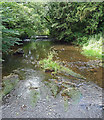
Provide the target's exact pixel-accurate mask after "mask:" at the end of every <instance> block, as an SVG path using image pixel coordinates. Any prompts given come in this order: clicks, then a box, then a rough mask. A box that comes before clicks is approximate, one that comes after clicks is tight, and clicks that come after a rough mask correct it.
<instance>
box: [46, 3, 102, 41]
mask: <svg viewBox="0 0 104 120" xmlns="http://www.w3.org/2000/svg"><path fill="white" fill-rule="evenodd" d="M48 6H49V11H48V14H47V18H48V21H49V22H48V23H49V24H48V25H49V29H50V33H51V36H52V37H54V38H56V39H57V40H59V41H68V42H70V41H73V40H77V43H78V42H86V41H87V37H88V36H89V35H92V34H97V33H99V32H102V31H103V26H104V21H103V19H104V2H103V3H101V2H97V3H94V2H87V3H86V2H85V3H82V2H81V3H80V2H72V3H71V2H52V3H50V4H49V5H48Z"/></svg>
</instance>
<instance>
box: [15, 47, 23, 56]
mask: <svg viewBox="0 0 104 120" xmlns="http://www.w3.org/2000/svg"><path fill="white" fill-rule="evenodd" d="M23 54H24V51H23V49H22V48H19V49H17V50H16V51H15V52H14V53H13V55H23Z"/></svg>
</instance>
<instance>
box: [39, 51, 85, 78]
mask: <svg viewBox="0 0 104 120" xmlns="http://www.w3.org/2000/svg"><path fill="white" fill-rule="evenodd" d="M55 55H56V53H55V52H54V51H51V52H50V53H49V54H48V58H45V59H43V60H40V61H39V65H40V66H41V68H43V69H44V70H45V71H50V72H52V73H54V74H56V73H66V74H68V75H71V76H74V77H76V78H80V79H81V78H83V79H85V78H84V77H83V76H81V75H80V74H78V73H75V72H74V71H72V70H70V69H69V68H68V67H65V66H62V65H60V63H58V62H57V61H54V60H53V57H54V56H55Z"/></svg>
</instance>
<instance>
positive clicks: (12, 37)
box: [0, 2, 104, 52]
mask: <svg viewBox="0 0 104 120" xmlns="http://www.w3.org/2000/svg"><path fill="white" fill-rule="evenodd" d="M0 4H1V5H2V11H1V13H2V37H3V39H2V41H3V52H7V51H8V49H9V48H10V47H11V46H13V45H14V44H19V42H18V41H20V40H21V39H25V38H31V37H32V36H35V35H47V34H49V32H50V35H51V37H52V38H55V39H56V40H57V41H64V42H65V41H67V42H72V41H74V42H75V43H77V44H84V43H86V42H87V41H88V38H89V36H91V35H94V34H98V33H101V32H103V28H104V27H103V26H104V21H103V19H104V2H49V3H44V4H43V3H36V2H34V3H32V2H23V3H21V2H20V3H19V2H0ZM48 29H49V31H48Z"/></svg>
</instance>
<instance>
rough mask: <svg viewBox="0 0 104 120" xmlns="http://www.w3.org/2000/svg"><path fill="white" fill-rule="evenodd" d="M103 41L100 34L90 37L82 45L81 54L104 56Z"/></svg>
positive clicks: (100, 57) (99, 57)
mask: <svg viewBox="0 0 104 120" xmlns="http://www.w3.org/2000/svg"><path fill="white" fill-rule="evenodd" d="M103 42H104V38H103V36H102V35H101V34H98V35H95V36H92V37H90V38H89V39H88V42H87V43H85V44H84V45H83V47H82V50H83V51H82V54H84V55H86V56H95V57H96V58H98V59H102V58H104V55H102V52H103V51H102V46H103Z"/></svg>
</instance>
